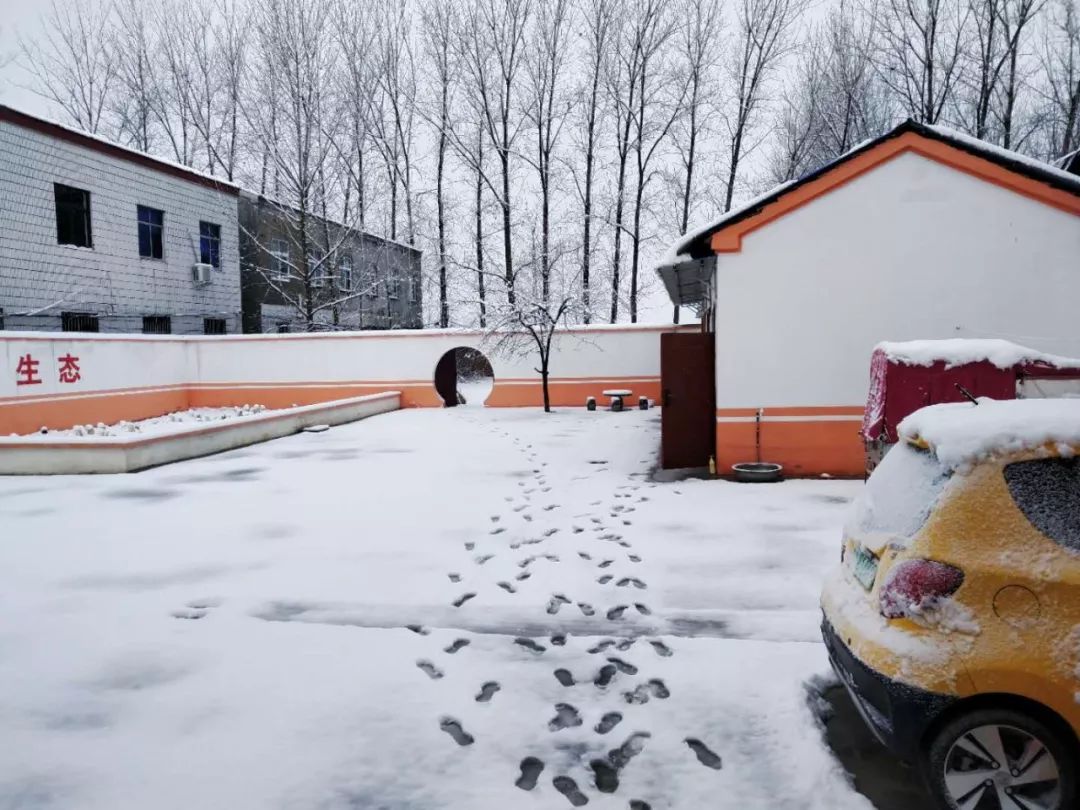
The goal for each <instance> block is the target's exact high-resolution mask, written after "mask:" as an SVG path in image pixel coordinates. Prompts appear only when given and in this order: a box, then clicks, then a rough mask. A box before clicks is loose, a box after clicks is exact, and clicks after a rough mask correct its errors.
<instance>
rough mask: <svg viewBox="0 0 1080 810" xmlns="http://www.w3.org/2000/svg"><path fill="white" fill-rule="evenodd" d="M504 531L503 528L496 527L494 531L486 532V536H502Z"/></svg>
mask: <svg viewBox="0 0 1080 810" xmlns="http://www.w3.org/2000/svg"><path fill="white" fill-rule="evenodd" d="M505 531H506V527H505V526H496V527H495V528H494V529H492V530H491V531H490V532H488V534H491V535H495V534H502V533H503V532H505Z"/></svg>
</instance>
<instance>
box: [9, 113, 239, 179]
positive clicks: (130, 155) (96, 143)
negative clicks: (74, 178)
mask: <svg viewBox="0 0 1080 810" xmlns="http://www.w3.org/2000/svg"><path fill="white" fill-rule="evenodd" d="M0 123H9V124H14V125H15V126H19V127H22V128H24V129H30V130H33V131H34V132H39V133H41V134H43V135H47V136H49V137H51V138H56V139H57V140H61V141H67V142H68V143H72V144H75V145H76V146H81V147H83V148H85V149H91V150H93V151H95V152H100V153H101V154H105V155H109V156H110V157H114V158H117V159H118V160H126V161H127V162H129V163H136V164H138V165H140V166H145V167H146V168H148V169H154V170H155V171H158V172H161V173H162V174H168V175H172V176H173V177H178V178H180V179H182V180H187V181H189V182H192V183H196V184H198V185H200V186H205V187H207V188H212V189H214V190H216V191H221V192H224V193H225V194H231V195H233V196H235V195H237V194H239V193H240V189H239V187H238V186H236V185H235V184H234V183H230V182H229V181H228V180H223V179H222V178H220V177H215V176H213V175H211V174H206V173H205V172H200V171H198V170H197V169H193V168H191V167H190V166H183V165H181V164H179V163H174V162H172V161H171V160H164V159H162V158H157V157H152V156H151V155H148V154H146V153H145V152H140V151H138V150H137V149H130V148H128V147H126V146H121V145H120V144H118V143H114V142H113V141H110V140H107V139H106V138H102V137H101V136H100V135H92V134H90V133H89V132H84V131H83V130H81V129H76V128H74V127H69V126H65V125H64V124H59V123H57V122H56V121H50V120H49V119H47V118H41V117H39V116H36V115H30V114H29V113H25V112H22V111H21V110H16V109H15V108H13V107H8V106H6V105H4V104H0Z"/></svg>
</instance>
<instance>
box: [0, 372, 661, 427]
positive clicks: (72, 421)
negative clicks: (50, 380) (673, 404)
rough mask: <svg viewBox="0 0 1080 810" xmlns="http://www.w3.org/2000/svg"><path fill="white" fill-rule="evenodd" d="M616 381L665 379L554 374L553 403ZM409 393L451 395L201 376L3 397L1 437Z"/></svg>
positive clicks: (495, 395) (656, 383) (537, 397)
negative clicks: (190, 411)
mask: <svg viewBox="0 0 1080 810" xmlns="http://www.w3.org/2000/svg"><path fill="white" fill-rule="evenodd" d="M613 384H625V385H626V387H628V388H630V389H631V390H632V391H633V402H631V403H627V405H628V406H631V405H635V404H636V402H637V399H636V398H637V397H639V396H644V397H648V398H650V399H653V400H654V401H658V400H659V398H660V379H659V378H658V377H652V378H626V377H617V378H612V377H606V378H557V379H555V378H553V379H551V380H549V384H548V388H549V393H550V396H551V403H552V405H554V406H558V407H581V406H584V404H585V400H586V398H587V397H590V396H592V397H596V398H597V401H598V402H600V403H601V404H606V400H605V399H604V398H603V397H602V393H601V392H602V391H603V390H604V389H605V388H609V387H611V385H613ZM388 391H400V392H401V404H402V407H405V408H439V407H442V405H443V401H442V398H441V397H439V395H438V393H437V392H436V391H435V385H434V383H433V382H432V381H431V380H422V381H420V380H415V381H405V380H385V381H384V380H379V381H354V382H320V381H312V382H302V383H266V382H263V383H199V384H196V385H188V386H183V385H178V386H160V387H147V388H126V389H116V390H113V391H88V392H80V393H74V394H69V393H64V394H55V395H52V396H46V397H34V398H33V399H25V400H20V399H14V398H8V399H6V400H3V401H0V436H2V435H5V434H9V433H23V434H25V433H34V432H36V431H37V430H39V429H40V428H41V427H43V426H47V427H49V428H50V429H53V430H63V429H66V428H70V427H73V426H75V425H83V424H97V423H99V422H105V423H109V424H111V423H114V422H119V421H122V420H126V421H134V420H136V419H147V418H149V417H153V416H161V415H163V414H166V413H170V412H172V411H179V410H185V409H187V408H221V407H227V406H238V405H263V406H265V407H267V408H270V409H279V408H291V407H293V406H294V405H315V404H319V403H323V402H329V401H331V400H335V399H344V398H346V397H353V396H363V395H365V394H381V393H385V392H388ZM543 401H544V400H543V389H542V387H541V384H540V381H539V380H538V379H535V378H533V379H532V380H499V379H496V381H495V385H494V386H493V388H492V391H491V393H490V394H489V395H488V398H487V400H486V401H485V405H487V406H488V407H502V408H507V407H509V408H515V407H529V406H538V405H542V404H543Z"/></svg>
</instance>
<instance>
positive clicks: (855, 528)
mask: <svg viewBox="0 0 1080 810" xmlns="http://www.w3.org/2000/svg"><path fill="white" fill-rule="evenodd" d="M950 475H951V471H950V470H948V469H946V468H945V467H943V466H942V465H941V463H940V462H939V461H938V460H937V457H936V456H935V455H934V454H933V453H931V452H930V451H929V450H920V449H919V448H917V447H913V446H911V445H910V444H906V443H901V444H898V445H896V446H895V447H893V448H892V449H891V450H890V451H889V452H888V453H887V454H886V455H885V459H884V460H883V461H882V462H881V464H879V465H878V466H877V467H876V468H875V469H874V472H873V474H872V475H871V476H870V479H869V480H868V481H867V482H866V487H865V488H864V489H863V491H862V493H861V495H860V496H859V498H858V499H857V500H856V501H855V505H854V512H853V516H852V519H851V521H850V522H849V524H848V531H849V533H850V534H856V533H858V534H863V535H867V534H886V535H894V536H900V537H911V536H912V535H913V534H915V533H916V532H917V531H919V529H921V528H922V526H923V524H924V523H926V519H927V518H928V517H929V516H930V510H931V509H933V508H934V504H936V503H937V500H938V498H939V497H940V496H941V492H942V490H943V489H944V488H945V484H946V483H947V482H948V480H949V476H950Z"/></svg>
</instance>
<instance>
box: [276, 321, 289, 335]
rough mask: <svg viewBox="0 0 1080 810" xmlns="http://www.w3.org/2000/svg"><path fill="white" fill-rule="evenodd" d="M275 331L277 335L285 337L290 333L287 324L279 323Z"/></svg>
mask: <svg viewBox="0 0 1080 810" xmlns="http://www.w3.org/2000/svg"><path fill="white" fill-rule="evenodd" d="M277 330H278V334H279V335H287V334H288V333H289V332H291V331H292V329H291V328H290V327H289V324H287V323H279V324H278V325H277Z"/></svg>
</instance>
